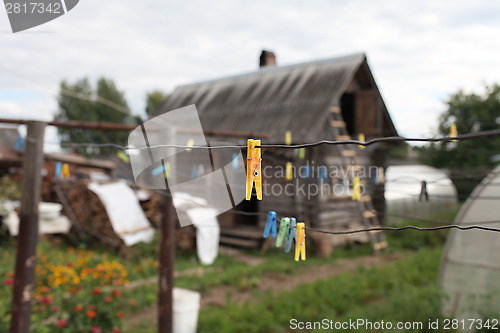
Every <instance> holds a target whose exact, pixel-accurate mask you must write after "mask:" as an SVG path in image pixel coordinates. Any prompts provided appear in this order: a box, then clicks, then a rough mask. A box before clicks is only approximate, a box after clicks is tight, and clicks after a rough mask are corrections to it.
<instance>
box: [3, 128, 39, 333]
mask: <svg viewBox="0 0 500 333" xmlns="http://www.w3.org/2000/svg"><path fill="white" fill-rule="evenodd" d="M27 125H28V135H27V138H26V153H25V156H24V160H23V180H22V188H21V189H22V196H21V216H20V224H19V235H18V238H17V251H16V267H15V280H14V293H13V296H12V318H11V321H10V331H9V332H10V333H29V328H30V314H31V299H32V295H33V285H34V280H35V264H36V246H37V242H38V204H39V203H40V197H41V184H42V176H41V171H42V166H43V137H44V131H45V126H46V123H45V122H41V121H30V122H28V123H27Z"/></svg>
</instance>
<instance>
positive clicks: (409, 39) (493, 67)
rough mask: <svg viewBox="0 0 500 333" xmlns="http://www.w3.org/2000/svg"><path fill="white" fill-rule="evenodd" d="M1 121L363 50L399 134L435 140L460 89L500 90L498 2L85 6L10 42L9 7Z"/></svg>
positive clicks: (1, 25) (96, 2) (137, 103)
mask: <svg viewBox="0 0 500 333" xmlns="http://www.w3.org/2000/svg"><path fill="white" fill-rule="evenodd" d="M0 43H1V44H0V45H1V47H0V50H1V51H0V117H10V118H30V119H46V120H48V119H51V118H52V115H53V114H54V112H55V111H56V110H57V104H56V99H55V97H56V95H57V90H58V84H59V82H60V81H61V80H62V79H67V80H69V81H75V80H76V79H78V78H82V77H85V76H88V77H90V78H91V79H92V81H94V82H95V79H97V78H98V77H100V76H105V77H108V78H111V79H114V80H115V82H116V83H117V85H118V87H119V89H121V90H123V91H125V94H126V98H127V100H128V101H129V104H130V106H131V108H132V110H133V112H135V113H143V110H144V100H145V93H146V92H147V91H150V90H153V89H160V90H164V91H167V92H168V91H171V90H172V89H173V88H174V87H175V86H177V85H179V84H184V83H190V82H196V81H199V80H205V79H211V78H218V77H223V76H227V75H231V74H238V73H242V72H248V71H253V70H255V69H257V63H258V56H259V54H260V51H261V50H262V49H269V50H273V51H274V52H275V53H276V54H277V57H278V63H279V64H282V65H285V64H293V63H297V62H305V61H312V60H317V59H323V58H330V57H335V56H341V55H346V54H352V53H359V52H365V53H366V55H367V57H368V61H369V64H370V66H371V68H372V71H373V74H374V76H375V79H376V81H377V83H378V85H379V87H380V89H381V91H382V96H383V97H384V99H385V102H386V104H387V106H388V108H389V111H390V113H391V116H392V118H393V120H394V122H395V125H396V128H397V129H398V130H399V132H400V134H401V135H405V136H428V135H431V134H432V133H433V129H434V128H435V127H436V121H437V120H436V119H437V117H438V115H439V113H440V112H442V111H443V110H444V108H445V106H444V104H443V101H444V100H445V99H446V98H447V96H448V95H449V94H451V93H453V92H455V91H457V89H459V88H464V89H466V90H469V91H470V90H476V91H480V89H481V87H482V86H483V85H484V83H488V84H491V83H493V82H500V1H496V0H476V1H470V0H469V1H465V0H454V1H425V2H424V1H402V0H383V1H382V0H380V1H368V0H364V1H363V0H356V1H352V0H349V1H326V0H323V1H322V0H317V1H304V0H301V1H296V0H279V1H278V0H274V1H273V0H271V1H270V0H266V1H263V0H255V1H241V0H219V1H212V2H208V1H159V0H155V1H153V0H141V1H123V0H121V1H118V0H107V1H102V0H81V1H80V3H79V4H78V5H77V6H76V7H75V8H74V9H73V10H72V11H70V12H69V13H67V14H66V15H64V16H62V17H60V18H58V19H56V20H54V21H51V22H49V23H47V24H44V25H42V26H39V27H36V28H33V29H30V30H28V31H26V32H21V33H16V34H12V33H11V31H10V25H9V22H8V18H7V14H6V12H5V10H4V9H1V10H0Z"/></svg>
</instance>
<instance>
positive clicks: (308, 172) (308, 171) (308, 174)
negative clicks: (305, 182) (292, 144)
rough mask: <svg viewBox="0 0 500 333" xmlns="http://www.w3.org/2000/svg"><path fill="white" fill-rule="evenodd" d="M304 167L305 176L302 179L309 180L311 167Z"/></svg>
mask: <svg viewBox="0 0 500 333" xmlns="http://www.w3.org/2000/svg"><path fill="white" fill-rule="evenodd" d="M305 167H306V171H305V175H304V177H303V178H310V177H311V167H310V166H309V165H305Z"/></svg>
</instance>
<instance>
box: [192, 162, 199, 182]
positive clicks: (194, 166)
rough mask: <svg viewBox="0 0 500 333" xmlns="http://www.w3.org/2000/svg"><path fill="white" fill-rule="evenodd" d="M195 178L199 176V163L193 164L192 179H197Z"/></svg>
mask: <svg viewBox="0 0 500 333" xmlns="http://www.w3.org/2000/svg"><path fill="white" fill-rule="evenodd" d="M195 178H198V166H197V165H193V166H192V167H191V179H195Z"/></svg>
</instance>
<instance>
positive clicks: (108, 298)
mask: <svg viewBox="0 0 500 333" xmlns="http://www.w3.org/2000/svg"><path fill="white" fill-rule="evenodd" d="M111 302H113V298H112V297H110V296H106V297H104V303H111Z"/></svg>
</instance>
